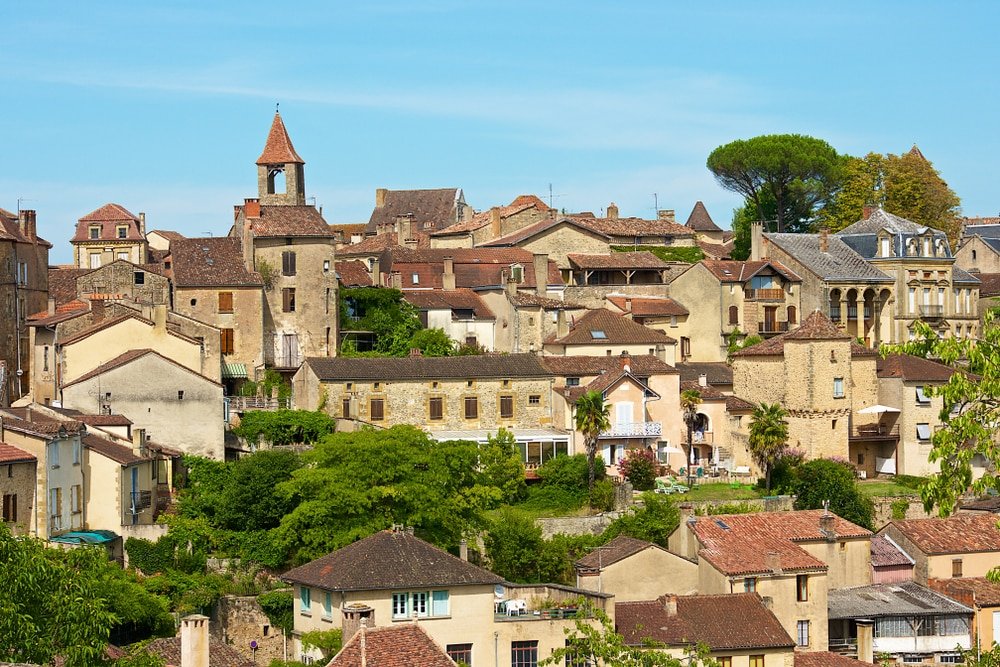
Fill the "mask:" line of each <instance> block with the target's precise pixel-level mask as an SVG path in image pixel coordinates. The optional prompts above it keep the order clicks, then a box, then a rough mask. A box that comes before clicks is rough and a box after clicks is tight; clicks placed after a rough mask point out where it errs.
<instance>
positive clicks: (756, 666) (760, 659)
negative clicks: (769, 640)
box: [750, 654, 764, 667]
mask: <svg viewBox="0 0 1000 667" xmlns="http://www.w3.org/2000/svg"><path fill="white" fill-rule="evenodd" d="M750 667H764V655H763V654H761V655H752V656H750Z"/></svg>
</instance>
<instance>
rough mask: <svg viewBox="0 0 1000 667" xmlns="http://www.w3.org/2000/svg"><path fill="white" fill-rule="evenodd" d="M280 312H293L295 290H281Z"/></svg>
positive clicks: (292, 288)
mask: <svg viewBox="0 0 1000 667" xmlns="http://www.w3.org/2000/svg"><path fill="white" fill-rule="evenodd" d="M281 310H282V311H283V312H286V313H292V312H295V288H294V287H286V288H284V289H283V290H281Z"/></svg>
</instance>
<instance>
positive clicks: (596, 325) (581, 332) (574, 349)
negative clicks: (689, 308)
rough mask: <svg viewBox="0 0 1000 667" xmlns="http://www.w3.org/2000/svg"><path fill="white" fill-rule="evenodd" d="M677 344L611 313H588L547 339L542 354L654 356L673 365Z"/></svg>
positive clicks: (656, 331)
mask: <svg viewBox="0 0 1000 667" xmlns="http://www.w3.org/2000/svg"><path fill="white" fill-rule="evenodd" d="M676 346H677V341H676V340H675V339H673V338H671V337H670V336H668V335H667V334H665V333H663V332H662V331H659V330H657V329H650V328H649V327H644V326H642V325H641V324H637V323H636V322H633V321H632V320H629V319H626V318H625V317H622V316H621V315H615V314H614V313H612V312H611V311H610V310H607V309H605V308H598V309H595V310H589V311H587V312H586V313H585V314H584V315H582V316H581V317H580V318H579V319H577V320H576V321H575V322H573V324H572V325H570V326H569V327H568V329H566V330H565V333H563V332H562V331H557V332H556V333H554V334H552V335H550V336H549V338H548V339H547V340H546V341H545V346H544V348H543V352H544V354H547V355H557V356H572V355H583V356H589V357H593V356H608V357H612V356H620V355H622V354H628V355H630V356H641V355H644V354H649V355H653V356H655V357H657V358H659V359H661V360H663V361H666V362H667V363H668V364H671V365H673V363H674V361H675V359H676V356H675V355H676Z"/></svg>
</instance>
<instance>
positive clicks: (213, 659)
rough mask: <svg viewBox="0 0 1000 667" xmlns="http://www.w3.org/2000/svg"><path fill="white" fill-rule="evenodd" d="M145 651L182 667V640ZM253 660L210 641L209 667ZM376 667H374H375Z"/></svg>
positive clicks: (242, 665)
mask: <svg viewBox="0 0 1000 667" xmlns="http://www.w3.org/2000/svg"><path fill="white" fill-rule="evenodd" d="M145 651H146V652H147V653H150V654H152V655H158V656H160V657H161V658H163V660H164V662H166V664H167V667H171V666H174V667H180V664H181V638H180V637H162V638H160V639H154V640H153V641H151V642H149V644H147V645H146V647H145ZM254 664H255V663H254V662H253V661H252V660H247V659H246V658H245V657H243V655H241V654H240V652H239V651H237V650H236V649H234V648H233V647H232V646H230V645H229V644H226V643H225V642H222V641H220V640H218V639H216V638H215V637H209V639H208V667H254ZM373 667H374V666H373Z"/></svg>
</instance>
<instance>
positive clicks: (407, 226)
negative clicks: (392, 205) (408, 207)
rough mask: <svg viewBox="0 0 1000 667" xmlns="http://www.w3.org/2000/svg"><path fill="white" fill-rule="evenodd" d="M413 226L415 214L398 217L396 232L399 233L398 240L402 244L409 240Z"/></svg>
mask: <svg viewBox="0 0 1000 667" xmlns="http://www.w3.org/2000/svg"><path fill="white" fill-rule="evenodd" d="M412 228H413V216H410V215H401V216H399V217H398V218H396V232H397V233H398V234H399V238H398V239H397V241H398V242H399V244H400V245H403V244H404V243H406V242H408V241H409V240H410V237H411V236H412V234H411V233H410V230H411V229H412Z"/></svg>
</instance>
